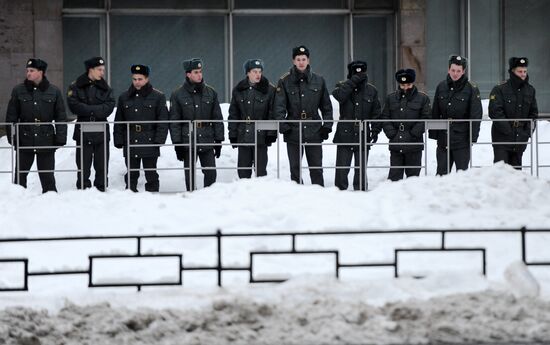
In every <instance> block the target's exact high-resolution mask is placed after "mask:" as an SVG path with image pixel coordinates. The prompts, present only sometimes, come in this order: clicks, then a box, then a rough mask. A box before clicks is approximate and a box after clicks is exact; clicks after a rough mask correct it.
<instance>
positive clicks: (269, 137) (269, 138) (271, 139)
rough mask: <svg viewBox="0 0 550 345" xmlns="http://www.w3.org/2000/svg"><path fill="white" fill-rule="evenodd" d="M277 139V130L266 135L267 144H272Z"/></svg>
mask: <svg viewBox="0 0 550 345" xmlns="http://www.w3.org/2000/svg"><path fill="white" fill-rule="evenodd" d="M276 141H277V132H275V131H273V132H268V133H267V134H266V136H265V144H266V145H267V146H271V144H273V143H274V142H276Z"/></svg>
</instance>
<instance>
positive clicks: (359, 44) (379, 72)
mask: <svg viewBox="0 0 550 345" xmlns="http://www.w3.org/2000/svg"><path fill="white" fill-rule="evenodd" d="M393 31H394V30H393V20H392V17H391V16H382V17H354V18H353V50H354V54H353V55H354V60H366V61H367V70H368V75H369V82H370V83H371V84H373V85H375V86H376V88H377V89H378V94H379V96H380V99H381V100H383V99H384V97H385V96H386V95H387V94H388V93H389V92H390V91H391V90H393V89H394V87H393V86H394V83H393V71H394V69H395V64H394V60H395V59H394V47H393Z"/></svg>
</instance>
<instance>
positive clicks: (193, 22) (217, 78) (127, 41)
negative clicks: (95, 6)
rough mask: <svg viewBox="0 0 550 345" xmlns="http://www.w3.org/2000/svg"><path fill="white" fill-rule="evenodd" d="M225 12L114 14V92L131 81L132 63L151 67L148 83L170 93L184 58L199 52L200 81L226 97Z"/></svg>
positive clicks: (179, 78)
mask: <svg viewBox="0 0 550 345" xmlns="http://www.w3.org/2000/svg"><path fill="white" fill-rule="evenodd" d="M225 51H226V48H225V17H224V16H200V17H199V16H184V17H172V16H163V17H159V16H113V17H112V19H111V71H112V72H111V78H112V87H113V89H114V91H115V95H117V96H118V95H120V93H121V92H122V91H124V90H126V89H128V87H129V86H130V66H131V65H133V64H137V63H140V64H145V65H149V66H150V67H151V75H150V80H151V84H152V85H153V86H154V87H155V88H157V89H159V90H161V91H162V92H164V93H165V94H166V97H167V98H170V94H171V93H172V91H173V90H174V89H175V88H176V87H177V86H179V85H181V84H182V83H183V82H184V80H185V73H184V71H183V68H182V62H183V60H186V59H189V58H193V57H200V58H202V59H203V62H204V71H203V73H204V74H203V75H204V80H205V82H206V83H208V84H209V85H211V86H212V87H214V89H215V90H216V91H217V92H218V96H219V99H220V102H223V101H225V99H224V98H225V97H224V95H225V62H224V61H225V60H224V59H225Z"/></svg>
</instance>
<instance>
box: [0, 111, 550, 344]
mask: <svg viewBox="0 0 550 345" xmlns="http://www.w3.org/2000/svg"><path fill="white" fill-rule="evenodd" d="M226 109H227V107H226V106H224V111H225V112H226ZM489 129H490V126H489V123H484V124H483V126H482V134H481V135H480V141H485V142H486V141H488V140H489V138H490V133H489V132H490V131H489ZM539 138H540V139H541V140H546V141H550V139H548V138H550V125H548V124H547V123H541V124H540V126H539ZM6 145H7V143H6V141H5V138H2V139H1V140H0V147H2V146H6ZM235 151H236V150H232V149H231V148H230V147H229V146H226V147H224V149H223V150H222V157H221V159H220V160H218V162H217V163H218V166H236V152H235ZM111 152H112V156H111V160H110V162H111V167H110V188H109V190H108V192H106V193H99V192H97V191H95V190H87V191H76V190H74V183H75V176H74V174H75V173H59V174H57V182H58V189H59V193H58V194H54V193H48V194H46V195H41V194H40V186H39V182H38V178H37V176H32V175H31V176H29V188H28V189H27V190H24V189H22V188H20V187H18V186H14V185H12V184H11V183H10V176H9V174H3V175H1V176H0V195H2V197H1V199H0V210H1V211H0V212H1V213H0V214H1V219H2V221H1V223H2V224H1V225H0V229H1V230H0V237H1V238H8V237H18V238H20V237H43V236H84V235H92V236H99V235H122V234H132V235H137V234H140V235H147V234H189V233H191V234H197V233H207V234H212V233H214V232H215V231H216V230H217V229H221V230H222V231H223V232H224V233H248V232H260V233H269V232H271V233H275V232H281V231H298V232H307V231H346V230H396V229H410V230H418V229H468V228H477V229H494V228H498V229H519V228H521V227H522V226H526V227H528V228H530V229H535V228H550V227H549V224H550V208H549V207H548V204H550V180H549V176H550V169H548V168H546V169H541V170H540V176H541V177H540V178H538V179H537V178H535V177H532V176H530V174H529V173H530V172H529V171H524V172H518V171H515V170H513V169H511V168H510V167H507V166H505V165H502V164H497V165H494V166H493V165H492V163H491V162H492V151H491V148H490V146H489V145H478V146H476V148H475V150H474V164H475V165H484V166H487V167H486V168H482V169H471V170H469V171H467V172H459V173H454V174H451V175H449V176H446V177H435V176H433V175H434V172H435V147H434V146H433V142H430V145H429V148H428V164H429V169H428V176H421V177H420V178H411V179H408V180H405V181H402V182H398V183H391V182H387V181H386V180H385V178H386V176H387V169H373V170H372V172H371V170H369V186H370V188H371V191H370V192H367V193H362V192H340V191H338V190H337V189H336V188H335V187H332V186H333V176H334V174H333V172H332V171H330V170H325V181H326V185H327V187H326V188H321V187H318V186H311V185H307V183H308V178H307V173H306V174H305V175H304V177H305V180H306V185H303V186H300V185H296V184H295V183H292V182H289V181H288V180H289V178H288V161H287V159H286V149H285V148H284V145H281V148H280V154H281V167H280V173H281V179H276V178H275V176H276V173H277V170H276V169H277V165H276V155H277V153H276V146H273V147H271V148H270V165H269V170H268V174H269V176H268V177H265V178H259V179H251V180H246V181H238V180H237V178H236V171H234V170H233V171H231V170H224V171H221V172H220V173H219V174H218V177H219V178H218V181H219V183H216V184H215V185H214V186H212V187H210V188H207V189H201V190H199V191H196V192H193V193H159V194H150V193H139V194H134V193H131V192H127V191H124V190H123V187H124V182H123V178H122V176H123V174H124V172H125V167H124V161H123V158H122V153H121V152H120V151H119V150H116V149H114V148H112V149H111ZM324 152H325V154H324V158H325V159H324V164H325V165H334V158H335V150H334V148H333V147H325V151H324ZM549 152H550V147H549V148H548V149H546V148H543V149H541V152H540V159H541V160H542V162H543V163H544V164H549V163H548V162H545V161H544V160H546V161H550V154H549ZM527 156H528V154H527ZM388 157H389V155H388V153H387V147H385V146H377V147H375V148H374V149H373V151H372V154H371V158H370V160H369V165H387V164H388ZM10 161H11V158H10V157H9V153H8V150H0V170H8V169H9V163H10ZM528 162H529V160H528V159H527V163H526V164H528ZM180 165H181V164H180V162H178V161H176V159H175V154H174V153H173V149H172V148H170V147H166V148H163V149H162V157H161V159H160V161H159V166H161V167H176V166H180ZM57 168H58V169H74V149H63V150H59V151H58V153H57ZM546 170H549V171H546ZM350 175H351V174H350ZM197 176H199V177H200V176H201V174H200V172H199V173H198V174H197ZM199 186H200V183H199ZM183 187H184V186H183V171H178V172H174V171H170V172H168V171H164V172H161V191H164V192H173V191H181V190H183ZM139 188H140V189H141V190H143V182H142V183H141V185H140V186H139ZM439 243H440V235H438V234H420V233H418V234H404V235H391V236H389V235H384V234H379V235H353V236H339V235H333V236H329V235H326V236H316V237H299V238H297V242H296V248H297V249H298V250H312V249H318V250H321V249H322V250H338V251H339V253H340V261H341V262H343V263H349V264H353V263H359V262H384V261H387V260H389V259H391V258H393V253H394V249H396V248H426V247H435V246H438V245H439ZM446 244H447V246H448V247H449V248H459V247H483V248H486V250H487V263H488V266H487V277H486V278H485V277H483V276H482V275H481V273H480V272H481V268H480V259H479V256H476V254H475V253H462V254H460V253H459V254H457V255H451V254H450V253H431V255H421V254H419V253H413V254H410V255H409V256H408V257H407V258H404V259H403V260H402V265H401V269H402V271H401V272H400V274H401V275H402V277H401V278H399V279H394V278H393V269H390V268H371V269H365V268H361V269H351V268H350V269H346V270H342V272H341V275H340V280H335V279H334V278H331V277H329V275H330V274H332V275H333V274H334V273H333V271H331V270H330V262H333V261H330V259H327V258H321V259H320V258H314V259H312V258H309V259H308V258H296V257H293V258H287V260H286V261H284V260H282V259H278V258H277V259H273V258H272V259H271V260H269V259H267V258H266V259H265V260H264V261H263V262H261V261H259V262H258V263H255V264H256V265H257V267H258V268H259V271H260V272H259V273H258V274H264V275H265V276H270V277H271V276H273V275H277V276H279V275H281V274H285V273H290V274H291V275H290V277H292V279H290V280H289V281H288V282H286V283H284V284H280V285H264V284H259V285H253V286H249V285H248V273H247V272H230V273H231V274H229V273H228V274H226V275H224V277H223V278H224V283H225V287H224V288H222V289H219V288H217V287H216V286H215V283H216V280H215V278H216V277H215V273H214V272H198V271H197V272H193V271H186V272H185V274H184V276H183V281H184V286H183V287H163V288H158V287H156V288H144V291H142V292H141V293H136V292H135V289H133V288H92V289H90V288H88V277H87V275H71V276H57V277H41V276H35V277H31V278H30V279H29V290H30V291H29V292H10V293H1V292H0V344H61V343H64V344H98V343H101V344H270V345H271V344H366V343H427V342H464V343H475V342H499V343H503V342H550V330H549V329H550V328H548V327H547V324H548V322H549V321H550V320H549V318H550V302H548V299H549V297H550V267H549V268H546V267H543V266H541V267H530V268H529V269H528V270H527V269H526V268H525V267H523V266H522V265H521V264H519V263H518V261H519V260H521V252H520V239H519V235H518V233H498V234H497V233H478V234H476V233H472V232H464V233H453V234H448V235H447V238H446ZM549 244H550V233H541V234H530V235H529V236H528V238H527V249H528V253H529V257H528V260H530V261H538V262H540V261H550V254H549V253H548V250H547V248H548V245H549ZM223 247H224V256H223V258H222V260H223V264H224V265H232V266H233V265H236V266H247V265H248V264H249V255H248V253H249V252H250V251H251V250H264V251H265V250H289V249H290V240H289V239H288V237H284V236H275V235H274V236H267V237H261V238H252V239H244V238H231V239H224V246H223ZM142 252H143V253H179V254H183V264H184V267H189V266H193V265H214V264H215V243H214V241H213V240H212V239H210V238H206V239H202V240H201V239H188V240H176V239H165V240H160V239H157V240H147V241H146V240H144V242H143V244H142ZM98 254H100V255H108V254H129V255H130V254H135V243H134V241H125V240H112V241H92V242H78V241H72V242H55V243H44V242H39V243H31V244H29V243H27V244H21V243H0V259H2V258H17V257H26V258H29V270H30V271H55V270H63V269H75V270H79V269H87V265H88V255H98ZM323 260H325V261H323ZM327 262H328V263H327ZM120 265H121V263H120V262H116V261H113V262H112V265H111V266H110V265H109V264H107V265H104V266H103V274H104V276H103V277H102V276H101V270H99V272H98V274H99V276H98V277H97V279H99V280H98V281H101V279H111V280H112V279H117V278H118V279H125V278H127V277H126V276H124V274H126V275H129V276H130V278H132V277H133V278H134V279H136V278H143V277H152V276H153V275H154V274H155V277H156V279H158V280H160V281H162V280H163V279H167V277H166V276H165V274H170V272H167V273H166V272H159V270H158V265H157V266H156V267H155V264H149V265H144V266H136V267H131V266H130V267H128V266H126V267H125V268H126V270H125V271H122V270H121V269H120ZM164 266H165V265H163V267H164ZM327 267H328V268H327ZM168 271H169V270H168ZM117 275H118V276H117ZM416 275H426V278H425V279H420V280H419V279H414V278H413V276H416ZM113 277H114V278H113ZM17 284H21V273H20V268H17V267H15V268H14V267H13V265H11V266H10V265H7V264H2V263H1V262H0V287H2V286H4V287H6V286H12V285H17Z"/></svg>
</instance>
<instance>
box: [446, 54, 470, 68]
mask: <svg viewBox="0 0 550 345" xmlns="http://www.w3.org/2000/svg"><path fill="white" fill-rule="evenodd" d="M452 64H455V65H457V66H462V67H463V68H464V69H466V67H468V59H467V58H465V57H464V56H460V55H455V54H453V55H450V56H449V67H451V65H452Z"/></svg>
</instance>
